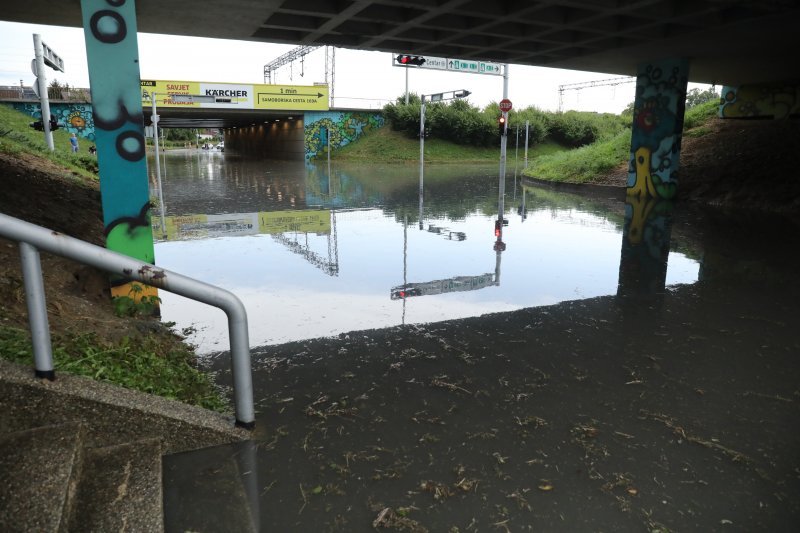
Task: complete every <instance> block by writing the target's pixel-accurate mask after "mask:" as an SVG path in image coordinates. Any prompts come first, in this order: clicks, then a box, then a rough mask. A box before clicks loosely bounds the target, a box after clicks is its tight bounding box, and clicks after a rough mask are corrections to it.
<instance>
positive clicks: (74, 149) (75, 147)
mask: <svg viewBox="0 0 800 533" xmlns="http://www.w3.org/2000/svg"><path fill="white" fill-rule="evenodd" d="M69 144H70V146H71V147H72V153H73V154H77V153H78V138H77V137H76V136H75V134H74V133H73V134H71V135H70V136H69Z"/></svg>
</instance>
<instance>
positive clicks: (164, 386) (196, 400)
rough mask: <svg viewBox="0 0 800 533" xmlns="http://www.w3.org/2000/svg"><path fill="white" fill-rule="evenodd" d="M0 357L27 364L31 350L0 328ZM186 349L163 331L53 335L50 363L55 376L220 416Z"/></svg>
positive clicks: (13, 331)
mask: <svg viewBox="0 0 800 533" xmlns="http://www.w3.org/2000/svg"><path fill="white" fill-rule="evenodd" d="M0 356H2V357H3V358H4V359H7V360H9V361H14V362H16V363H21V364H26V365H28V364H31V362H32V361H33V350H32V348H31V341H30V335H29V333H28V332H27V331H26V330H22V329H18V328H14V327H8V326H0ZM193 360H194V353H193V351H192V350H191V348H190V347H189V346H186V345H184V344H182V343H181V342H179V341H176V340H175V338H174V337H173V336H172V335H171V334H170V333H169V332H168V331H166V329H165V330H164V331H163V332H158V333H155V332H154V333H151V334H149V335H141V336H137V337H135V338H134V337H131V336H125V337H123V338H122V339H120V340H118V341H109V340H103V339H101V338H99V337H98V336H97V335H96V334H94V333H80V334H71V333H70V334H55V335H53V364H54V366H55V369H56V371H57V372H67V373H69V374H77V375H80V376H86V377H89V378H92V379H95V380H98V381H107V382H110V383H114V384H116V385H120V386H122V387H126V388H129V389H134V390H138V391H142V392H147V393H150V394H156V395H158V396H163V397H165V398H170V399H172V400H179V401H182V402H184V403H188V404H191V405H199V406H200V407H205V408H206V409H212V410H216V411H221V410H223V409H224V408H225V407H226V402H225V401H224V400H223V399H222V398H221V397H220V395H219V393H218V392H217V391H216V389H215V388H214V387H213V386H212V384H211V382H210V380H209V378H208V376H207V375H206V374H204V373H203V372H200V371H199V370H198V369H197V368H196V367H195V366H194V365H193V363H192V361H193Z"/></svg>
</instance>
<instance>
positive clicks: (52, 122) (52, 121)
mask: <svg viewBox="0 0 800 533" xmlns="http://www.w3.org/2000/svg"><path fill="white" fill-rule="evenodd" d="M57 129H58V121H57V120H56V117H54V116H53V115H50V131H56V130H57Z"/></svg>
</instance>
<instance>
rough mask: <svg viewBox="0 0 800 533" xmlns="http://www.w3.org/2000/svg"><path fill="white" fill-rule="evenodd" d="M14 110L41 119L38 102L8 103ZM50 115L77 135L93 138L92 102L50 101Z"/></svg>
mask: <svg viewBox="0 0 800 533" xmlns="http://www.w3.org/2000/svg"><path fill="white" fill-rule="evenodd" d="M10 105H11V106H12V107H13V108H14V109H15V110H17V111H21V112H22V113H25V114H27V115H30V116H31V118H34V119H37V120H41V118H42V107H41V105H40V104H39V103H38V102H15V103H12V104H10ZM50 115H51V116H53V117H55V119H56V121H57V122H58V125H59V126H60V127H61V128H62V129H64V130H66V131H68V132H69V133H74V134H75V135H77V136H78V137H81V138H84V139H88V140H90V141H92V142H94V140H95V134H94V114H93V113H92V104H90V103H88V102H73V103H68V104H60V103H59V104H54V103H52V102H51V103H50Z"/></svg>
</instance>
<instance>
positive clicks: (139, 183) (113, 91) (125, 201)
mask: <svg viewBox="0 0 800 533" xmlns="http://www.w3.org/2000/svg"><path fill="white" fill-rule="evenodd" d="M134 4H135V2H134V0H81V9H82V12H83V32H84V37H85V39H86V55H87V59H88V63H89V80H90V83H91V90H92V108H93V115H94V125H95V140H96V144H97V159H98V161H97V162H98V166H99V169H100V194H101V196H102V202H103V222H104V224H105V234H106V247H107V248H108V249H109V250H113V251H115V252H120V253H123V254H126V255H128V256H130V257H134V258H136V259H139V260H141V261H145V262H148V263H153V262H154V261H155V257H154V253H153V234H152V230H151V229H150V198H149V188H148V182H147V162H146V160H145V141H144V127H143V125H142V96H141V92H140V88H139V83H140V81H139V50H138V43H137V37H136V9H135V5H134ZM111 283H112V290H111V294H112V296H113V297H118V296H129V297H136V298H137V299H138V298H139V297H141V296H155V294H156V293H155V289H152V288H149V287H148V288H144V289H143V288H142V286H141V285H139V284H134V283H131V282H128V281H127V280H125V279H116V280H115V279H112V280H111Z"/></svg>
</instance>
